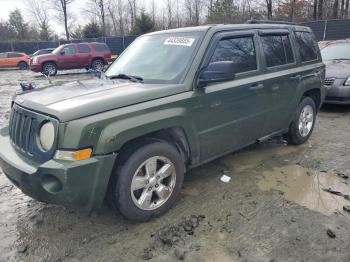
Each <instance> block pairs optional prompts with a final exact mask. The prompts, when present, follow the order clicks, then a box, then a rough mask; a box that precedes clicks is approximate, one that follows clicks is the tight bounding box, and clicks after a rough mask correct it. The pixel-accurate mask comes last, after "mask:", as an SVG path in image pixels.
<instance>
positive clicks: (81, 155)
mask: <svg viewBox="0 0 350 262" xmlns="http://www.w3.org/2000/svg"><path fill="white" fill-rule="evenodd" d="M91 153H92V150H91V148H86V149H83V150H79V151H75V152H73V153H72V157H73V158H74V159H75V160H84V159H87V158H90V156H91Z"/></svg>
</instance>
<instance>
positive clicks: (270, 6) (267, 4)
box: [266, 0, 272, 20]
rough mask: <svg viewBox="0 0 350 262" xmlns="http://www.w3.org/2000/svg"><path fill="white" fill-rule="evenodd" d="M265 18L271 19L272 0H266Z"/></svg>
mask: <svg viewBox="0 0 350 262" xmlns="http://www.w3.org/2000/svg"><path fill="white" fill-rule="evenodd" d="M266 10H267V19H268V20H271V19H272V0H266Z"/></svg>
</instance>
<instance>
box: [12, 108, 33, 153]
mask: <svg viewBox="0 0 350 262" xmlns="http://www.w3.org/2000/svg"><path fill="white" fill-rule="evenodd" d="M9 127H10V139H11V142H12V144H13V145H14V146H15V147H17V149H19V150H21V151H22V152H24V153H26V154H28V155H33V153H34V148H33V145H34V142H35V130H36V127H37V120H36V119H35V118H34V117H33V115H32V114H31V113H29V112H28V111H25V110H23V109H21V108H19V107H13V108H12V112H11V117H10V125H9Z"/></svg>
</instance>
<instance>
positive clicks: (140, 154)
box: [108, 140, 185, 222]
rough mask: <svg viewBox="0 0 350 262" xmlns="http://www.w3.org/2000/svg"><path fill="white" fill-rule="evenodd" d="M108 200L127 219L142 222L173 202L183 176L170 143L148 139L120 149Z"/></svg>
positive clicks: (177, 157) (177, 153) (182, 170)
mask: <svg viewBox="0 0 350 262" xmlns="http://www.w3.org/2000/svg"><path fill="white" fill-rule="evenodd" d="M118 157H119V160H118V162H117V166H116V170H115V172H114V174H113V176H112V178H111V181H110V188H109V197H108V201H109V202H110V204H111V206H113V207H117V208H118V209H119V211H120V213H121V214H122V215H123V216H124V217H125V218H127V219H130V220H133V221H139V222H144V221H148V220H149V219H151V218H152V217H156V216H160V215H161V214H163V213H165V212H166V211H168V210H169V209H170V208H171V206H172V205H173V204H174V202H175V200H176V197H177V195H178V193H179V192H180V190H181V187H182V183H183V179H184V170H185V167H184V162H183V160H182V158H181V156H180V154H179V152H178V151H177V150H176V148H174V147H173V146H171V145H170V144H168V143H166V142H162V141H156V140H151V141H149V142H148V143H146V144H143V145H140V146H137V147H135V148H134V149H132V150H130V151H129V153H128V152H124V153H121V155H120V156H118Z"/></svg>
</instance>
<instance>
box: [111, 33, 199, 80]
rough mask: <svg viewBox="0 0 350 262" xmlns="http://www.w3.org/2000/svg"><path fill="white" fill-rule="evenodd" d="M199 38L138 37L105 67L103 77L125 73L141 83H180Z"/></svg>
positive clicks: (183, 35)
mask: <svg viewBox="0 0 350 262" xmlns="http://www.w3.org/2000/svg"><path fill="white" fill-rule="evenodd" d="M200 37H201V34H200V33H193V32H192V33H173V34H159V35H148V36H147V35H146V36H141V37H139V38H137V39H136V40H135V41H134V42H133V43H132V44H131V45H130V46H129V47H128V48H127V49H126V50H125V52H124V53H123V54H122V55H121V56H120V57H119V58H118V59H117V60H116V61H115V62H114V63H113V64H112V65H111V66H110V67H109V68H108V70H107V72H106V76H107V77H113V76H117V75H120V74H123V75H124V74H125V75H131V76H136V77H140V78H142V79H143V81H144V82H145V83H180V81H181V80H182V79H183V77H184V76H185V74H186V72H187V69H188V67H189V66H190V63H191V60H192V58H193V56H194V53H195V50H196V47H197V45H198V43H199V40H200Z"/></svg>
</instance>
